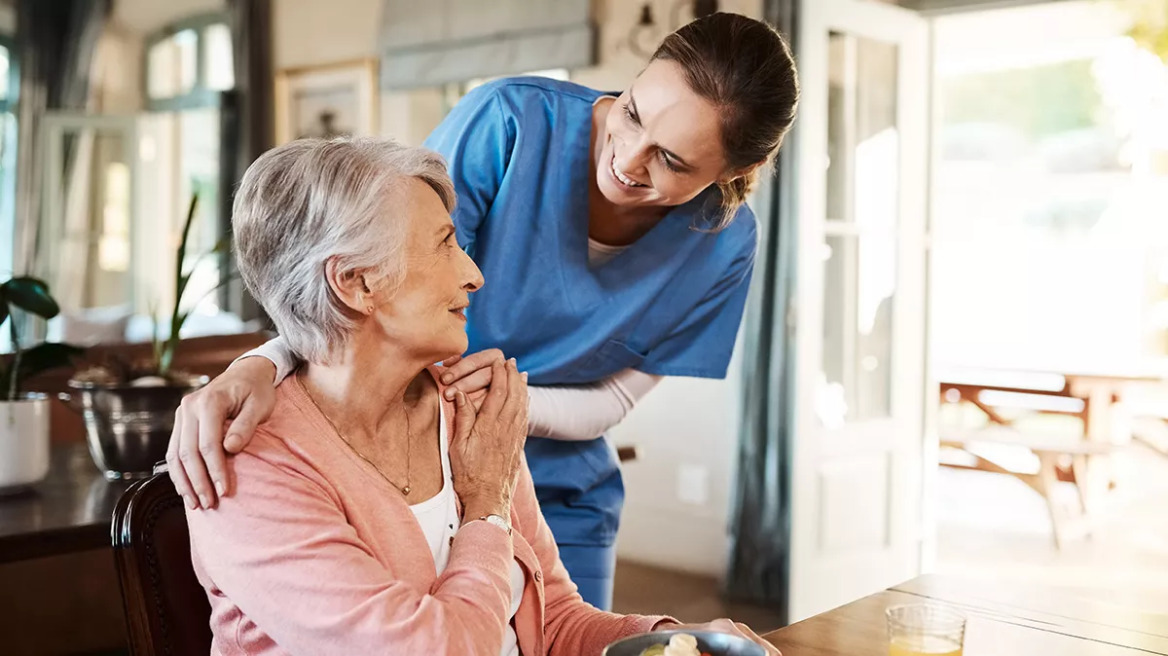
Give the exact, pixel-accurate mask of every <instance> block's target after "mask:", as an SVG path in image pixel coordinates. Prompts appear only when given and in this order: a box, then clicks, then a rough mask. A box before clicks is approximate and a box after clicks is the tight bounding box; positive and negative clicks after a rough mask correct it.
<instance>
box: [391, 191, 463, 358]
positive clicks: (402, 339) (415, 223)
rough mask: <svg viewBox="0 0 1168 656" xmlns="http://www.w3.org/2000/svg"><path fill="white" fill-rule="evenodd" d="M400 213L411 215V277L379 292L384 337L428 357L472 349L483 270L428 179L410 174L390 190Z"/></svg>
mask: <svg viewBox="0 0 1168 656" xmlns="http://www.w3.org/2000/svg"><path fill="white" fill-rule="evenodd" d="M390 197H391V198H390V199H389V202H390V203H393V204H394V205H393V210H394V211H395V213H400V212H403V211H404V212H405V216H407V217H409V222H408V227H407V232H406V235H405V245H404V246H405V248H404V257H405V262H406V266H405V277H404V278H403V279H402V281H401V283H400V284H399V285H398V286H397V288H396V289H387V290H383V291H381V292H380V293H375V294H374V301H375V312H374V313H373V317H372V318H373V319H374V320H375V322H376V327H377V329H378V330H379V331H380V332H381V338H383V339H387V340H391V342H392V343H393V344H395V345H398V346H400V347H404V348H405V349H407V350H408V351H409V352H410V353H411V355H414V356H416V357H417V358H418V359H419V361H422V362H437V361H439V360H444V359H446V358H448V357H451V356H453V355H458V354H460V353H462V352H463V351H465V350H466V347H467V338H466V307H467V305H468V304H469V303H470V294H472V293H474V292H475V291H478V289H479V288H480V287H482V286H483V274H482V272H480V271H479V268H478V267H477V266H476V265H475V263H474V260H472V259H470V256H468V255H467V254H466V253H465V252H463V250H462V249H461V248H459V246H458V241H457V240H456V238H455V236H454V223H453V222H451V220H450V213H449V212H447V211H446V206H445V205H443V204H442V199H441V198H439V197H438V194H437V193H435V191H434V190H433V189H431V188H430V186H429V185H427V184H426V183H425V182H422V181H421V180H417V179H410V180H409V181H408V182H407V183H406V184H405V185H403V186H402V188H399V189H396V190H394V192H393V193H391V194H390Z"/></svg>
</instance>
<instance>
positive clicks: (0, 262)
mask: <svg viewBox="0 0 1168 656" xmlns="http://www.w3.org/2000/svg"><path fill="white" fill-rule="evenodd" d="M18 68H19V67H18V66H17V62H16V48H15V43H14V42H13V40H12V39H10V38H9V37H6V36H3V35H0V234H3V235H4V238H3V240H2V242H3V243H5V244H8V246H6V247H4V248H0V271H11V270H12V260H13V256H14V253H13V251H12V249H13V246H14V245H15V241H16V240H15V234H16V233H15V221H14V218H15V213H16V206H15V204H14V203H15V196H16V96H17V79H18V76H17V71H18Z"/></svg>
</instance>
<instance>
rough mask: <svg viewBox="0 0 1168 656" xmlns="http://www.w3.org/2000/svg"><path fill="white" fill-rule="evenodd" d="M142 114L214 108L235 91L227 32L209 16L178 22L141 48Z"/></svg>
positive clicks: (216, 17)
mask: <svg viewBox="0 0 1168 656" xmlns="http://www.w3.org/2000/svg"><path fill="white" fill-rule="evenodd" d="M145 85H146V89H145V91H146V98H147V108H148V109H151V110H154V111H163V110H180V109H184V108H191V107H207V106H217V105H218V96H217V93H218V92H220V91H226V90H228V89H231V88H232V87H234V86H235V70H234V59H233V57H232V50H231V31H230V29H228V27H227V24H226V22H224V19H223V17H222V16H220V15H218V14H212V15H207V16H199V17H195V18H191V19H188V20H185V21H181V22H179V23H176V24H175V25H173V26H171V27H170V28H169V29H167V30H166V31H164V32H162V33H160V34H158V35H155V36H154V37H152V38H150V39H149V40H148V41H147V44H146V75H145Z"/></svg>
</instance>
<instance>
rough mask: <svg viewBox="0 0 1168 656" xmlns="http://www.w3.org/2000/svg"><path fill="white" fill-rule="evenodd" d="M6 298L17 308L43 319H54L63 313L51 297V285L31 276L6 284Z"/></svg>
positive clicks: (15, 279) (12, 280) (14, 279)
mask: <svg viewBox="0 0 1168 656" xmlns="http://www.w3.org/2000/svg"><path fill="white" fill-rule="evenodd" d="M3 287H4V292H5V297H6V298H7V299H8V302H9V303H11V304H13V305H15V306H16V307H18V308H20V309H22V310H26V311H28V312H31V313H33V314H35V315H37V316H38V317H41V318H42V319H52V318H53V317H55V316H57V315H58V314H60V313H61V308H60V306H58V305H57V301H55V300H53V297H52V296H50V295H49V285H48V283H46V282H45V281H43V280H39V279H37V278H32V277H30V276H21V277H19V278H13V279H11V280H9V281H8V282H6V283H4V285H3Z"/></svg>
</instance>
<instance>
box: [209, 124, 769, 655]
mask: <svg viewBox="0 0 1168 656" xmlns="http://www.w3.org/2000/svg"><path fill="white" fill-rule="evenodd" d="M453 205H454V190H453V187H452V184H451V181H450V179H449V178H448V177H447V174H446V170H445V167H444V164H443V162H442V160H441V158H440V157H439V156H437V155H436V154H434V153H432V152H430V151H427V150H424V149H420V148H406V147H403V146H400V145H397V144H394V143H392V142H388V141H374V140H359V139H358V140H352V139H336V140H332V141H324V140H318V139H309V140H302V141H296V142H293V143H290V144H288V145H285V146H282V147H280V148H276V149H275V150H272V151H269V152H268V153H266V154H265V155H263V156H262V157H260V158H259V159H258V160H257V161H256V162H255V163H254V164H253V165H252V166H251V168H250V169H248V171H247V174H246V175H245V176H244V178H243V182H242V184H241V186H240V188H239V191H238V193H237V195H236V199H235V208H234V218H233V221H234V229H235V238H236V249H237V257H238V260H239V268H240V271H241V272H242V274H243V278H244V281H245V282H246V283H247V285H248V288H249V289H250V290H251V291H252V293H253V294H254V295H255V297H256V298H257V299H258V300H259V301H260V302H261V303H262V304H263V306H264V308H265V309H266V310H267V312H268V314H269V315H270V316H271V317H272V319H273V321H274V322H275V323H276V326H277V327H278V328H279V330H280V334H281V335H283V336H284V338H285V339H286V340H287V342H288V344H289V346H290V347H291V348H292V349H293V350H294V351H295V352H296V353H297V354H298V355H299V356H300V357H301V358H302V359H303V360H304V361H306V362H307V364H306V365H304V366H303V367H302V368H301V369H300V370H299V371H298V372H297V373H296V374H295V375H293V376H291V377H289V378H288V379H286V380H285V381H284V382H283V383H282V384H281V385H280V386H279V388H278V389H277V391H276V396H277V401H276V408H275V411H274V412H273V413H272V415H271V418H270V419H269V420H268V421H267V422H265V423H264V424H262V425H261V426H260V428H259V430H258V431H257V434H256V438H255V439H254V440H253V441H252V443H251V444H250V445H249V446H248V448H247V450H246V451H244V452H243V453H242V454H240V455H239V457H237V458H234V459H232V460H231V461H230V465H229V466H230V467H232V468H233V469H234V475H235V478H236V481H237V485H238V492H237V494H235V495H233V496H230V497H224V498H223V499H222V500H221V501H220V504H219V506H218V507H217V508H215V509H213V510H201V511H195V510H189V511H188V513H187V519H188V522H189V525H190V532H191V551H192V555H193V560H194V565H195V571H196V573H197V574H198V577H199V580H200V581H201V582H202V584H203V586H204V587H205V588H206V589H207V596H208V598H209V599H210V602H211V607H212V616H211V628H212V630H213V633H214V644H213V647H212V653H214V654H305V655H310V654H311V655H317V654H375V653H377V654H409V655H417V654H433V655H435V656H437V655H442V654H458V655H460V656H461V655H470V654H474V655H481V656H500V655H502V656H507V655H518V654H523V655H525V656H537V655H542V654H563V655H565V656H567V655H569V654H570V655H571V656H578V655H581V654H599V653H600V651H601V650H602V649H603V647H604V646H605V645H606V644H608V643H610V642H612V641H614V640H617V639H619V638H621V637H623V636H626V635H629V634H632V633H638V632H644V631H650V630H654V629H659V628H663V627H669V628H676V627H677V626H678V625H677V623H676V622H674V621H673V620H671V619H670V618H666V617H645V616H634V615H615V614H611V613H605V612H601V611H599V610H596V609H595V608H593V607H591V606H589V605H588V604H586V603H585V602H583V601H582V600H581V598H580V596H579V595H578V594H577V592H576V588H575V586H574V585H573V584H572V583H571V581H570V580H569V578H568V575H567V572H566V571H565V569H564V567H563V564H562V563H561V562H560V559H559V556H558V554H557V551H556V546H555V542H554V539H553V538H552V535H551V533H550V531H549V530H548V527H547V524H546V523H545V522H544V519H543V517H542V515H541V514H540V511H539V506H538V504H537V502H536V497H535V492H534V488H533V486H532V481H531V475H530V473H529V472H528V470H527V467H526V465H525V464H524V461H523V455H522V454H523V442H524V439H525V435H526V434H527V428H528V426H527V383H526V375H525V374H522V373H520V372H519V371H517V369H516V366H515V362H514V360H509V361H506V362H498V363H496V364H495V365H494V371H493V372H492V382H491V385H490V389H489V391H488V393H487V397H486V399H485V400H483V402H482V404H481V406H480V407H479V408H478V409H477V410H476V408H475V404H474V403H472V402H471V401H470V400H469V399H468V398H467V396H466V395H465V394H464V393H461V392H459V393H457V394H456V395H455V399H454V401H453V402H449V401H446V400H444V398H443V395H442V392H443V390H444V388H443V386H442V385H441V384H440V383H439V382H438V380H439V379H438V377H437V376H436V375H435V373H434V368H433V367H432V366H431V365H432V363H435V362H440V361H442V360H444V359H446V358H449V357H451V356H453V355H455V354H459V353H462V352H463V350H464V349H465V348H466V346H467V337H466V334H465V328H464V325H465V321H466V318H465V316H464V314H463V310H464V309H465V308H466V307H467V304H468V302H469V301H468V298H469V295H470V294H471V293H473V292H475V291H476V290H478V289H479V288H480V287H481V286H482V285H483V279H482V275H481V273H480V272H479V270H478V268H477V267H476V266H475V264H474V262H473V261H472V260H471V259H470V258H469V257H468V256H467V255H466V254H465V253H464V252H463V251H462V250H461V249H460V248H459V246H458V243H457V242H456V240H455V233H454V224H453V223H452V222H451V219H450V211H451V209H452V208H453ZM192 505H193V504H188V508H189V507H191V506H192ZM705 626H706V628H713V629H716V630H719V629H720V630H724V631H730V632H736V633H740V634H743V635H747V636H748V637H750V638H751V639H754V640H756V641H758V642H760V643H762V644H765V643H764V642H763V641H762V640H761V639H759V638H757V636H755V635H754V634H753V633H751V632H750V631H749V629H747V628H746V627H744V626H742V625H736V624H734V623H733V622H730V621H728V620H718V621H717V622H713V623H711V624H710V625H705ZM768 650H769V651H771V652H772V653H777V652H774V651H773V647H769V646H768Z"/></svg>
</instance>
